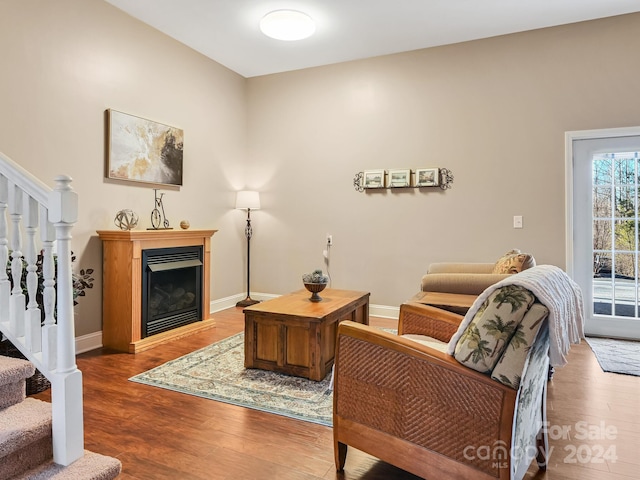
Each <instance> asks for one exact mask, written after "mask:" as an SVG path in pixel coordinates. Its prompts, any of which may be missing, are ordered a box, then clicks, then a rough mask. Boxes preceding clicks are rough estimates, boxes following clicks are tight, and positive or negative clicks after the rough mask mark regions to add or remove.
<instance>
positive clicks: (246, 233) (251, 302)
mask: <svg viewBox="0 0 640 480" xmlns="http://www.w3.org/2000/svg"><path fill="white" fill-rule="evenodd" d="M252 234H253V230H252V229H251V209H250V208H247V226H246V227H244V236H245V237H247V298H245V299H244V300H240V301H239V302H238V303H236V307H248V306H251V305H255V304H256V303H260V300H254V299H252V298H251V295H250V285H251V280H250V275H251V267H250V265H251V235H252Z"/></svg>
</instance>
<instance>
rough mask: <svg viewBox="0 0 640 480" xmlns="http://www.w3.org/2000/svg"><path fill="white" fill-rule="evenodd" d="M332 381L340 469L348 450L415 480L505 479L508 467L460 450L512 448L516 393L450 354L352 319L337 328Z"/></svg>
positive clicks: (335, 446) (334, 421) (335, 433)
mask: <svg viewBox="0 0 640 480" xmlns="http://www.w3.org/2000/svg"><path fill="white" fill-rule="evenodd" d="M334 378H335V383H334V410H333V412H334V413H333V432H334V448H335V454H336V467H337V469H338V470H341V469H342V468H343V467H344V461H345V459H346V454H347V445H351V446H353V447H354V448H357V449H359V450H362V451H365V452H367V453H369V454H371V455H374V456H376V457H378V458H380V459H382V460H384V461H387V462H390V463H393V464H395V465H397V466H399V467H400V468H404V469H406V470H409V471H410V472H412V473H415V474H417V475H419V476H427V475H429V476H430V477H433V478H441V477H443V476H446V475H450V474H451V472H453V471H455V472H458V474H459V476H460V478H489V477H491V478H498V477H499V478H508V472H509V467H508V466H506V467H505V466H502V465H496V464H497V462H495V461H492V460H491V459H482V458H479V456H470V455H465V452H467V451H468V450H469V448H470V447H469V446H470V445H471V446H474V447H478V446H483V445H494V444H495V443H494V442H496V440H499V441H502V442H504V445H507V446H508V445H510V444H511V422H512V419H513V415H514V409H515V396H516V391H515V390H513V389H511V388H508V387H505V386H504V385H501V384H499V383H498V382H495V381H493V380H491V379H490V378H489V377H488V376H486V375H483V374H481V373H479V372H476V371H475V370H471V369H469V368H466V367H464V366H463V365H460V364H459V363H458V362H457V361H456V360H455V359H454V358H453V357H451V356H450V355H447V354H444V353H441V352H438V351H437V350H433V349H430V348H429V347H426V346H423V345H420V344H418V343H416V342H413V341H411V340H409V339H405V338H402V337H398V336H395V335H392V334H389V333H387V332H383V331H381V330H379V329H375V328H373V327H369V326H366V325H360V324H357V323H355V322H350V321H345V322H341V323H340V325H339V327H338V342H337V351H336V358H335V377H334ZM465 449H466V450H465ZM503 469H504V471H502V472H501V470H503ZM505 474H506V476H504V475H505Z"/></svg>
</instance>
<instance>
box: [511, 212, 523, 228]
mask: <svg viewBox="0 0 640 480" xmlns="http://www.w3.org/2000/svg"><path fill="white" fill-rule="evenodd" d="M513 228H522V215H514V216H513Z"/></svg>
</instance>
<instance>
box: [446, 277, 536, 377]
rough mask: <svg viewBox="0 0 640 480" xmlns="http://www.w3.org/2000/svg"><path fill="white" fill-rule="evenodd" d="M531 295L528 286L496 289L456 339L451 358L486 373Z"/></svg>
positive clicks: (515, 327)
mask: <svg viewBox="0 0 640 480" xmlns="http://www.w3.org/2000/svg"><path fill="white" fill-rule="evenodd" d="M535 299H536V298H535V296H534V295H533V294H532V293H531V292H530V291H529V290H527V289H526V288H523V287H520V286H518V285H505V286H504V287H500V288H498V289H496V290H495V291H494V292H493V293H491V295H489V297H488V298H487V300H486V301H485V302H484V304H483V305H482V306H481V307H480V308H479V309H478V311H477V312H476V314H475V316H474V317H473V320H471V322H470V323H469V326H468V327H467V328H466V330H465V331H464V333H463V334H462V336H461V337H460V340H458V343H457V344H456V348H455V353H454V355H453V356H454V357H455V359H456V360H457V361H458V362H460V363H462V364H463V365H466V366H467V367H469V368H472V369H474V370H477V371H479V372H482V373H490V372H491V371H492V370H493V367H494V366H495V365H496V363H498V360H500V357H501V356H502V353H503V352H504V350H505V348H507V345H508V344H509V342H510V341H511V337H512V336H513V335H514V334H515V333H516V331H517V328H518V325H520V322H521V321H522V318H523V317H524V315H525V313H526V312H527V310H529V307H530V306H531V305H532V304H533V302H534V301H535Z"/></svg>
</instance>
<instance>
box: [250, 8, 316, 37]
mask: <svg viewBox="0 0 640 480" xmlns="http://www.w3.org/2000/svg"><path fill="white" fill-rule="evenodd" d="M260 30H261V31H262V33H264V34H265V35H266V36H267V37H271V38H275V39H276V40H288V41H292V40H302V39H303V38H307V37H310V36H311V35H313V33H314V32H315V31H316V24H315V22H314V21H313V19H312V18H311V17H310V16H309V15H307V14H306V13H302V12H298V11H296V10H275V11H273V12H270V13H267V14H266V15H265V16H264V17H262V20H260Z"/></svg>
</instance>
